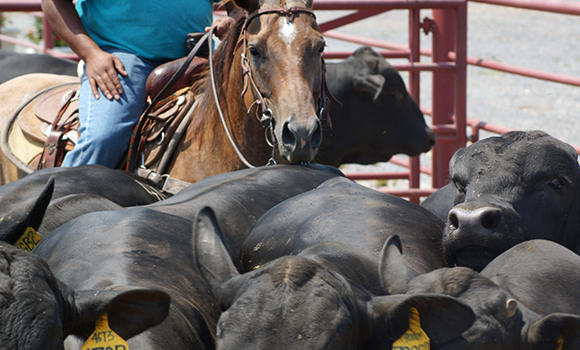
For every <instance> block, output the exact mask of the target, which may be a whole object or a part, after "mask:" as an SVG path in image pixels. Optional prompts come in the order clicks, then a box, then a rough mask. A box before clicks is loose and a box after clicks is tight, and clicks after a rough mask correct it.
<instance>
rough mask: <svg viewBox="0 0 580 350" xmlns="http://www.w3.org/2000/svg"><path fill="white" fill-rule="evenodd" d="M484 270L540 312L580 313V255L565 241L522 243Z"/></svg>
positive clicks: (487, 274) (485, 274)
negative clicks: (563, 242) (562, 243)
mask: <svg viewBox="0 0 580 350" xmlns="http://www.w3.org/2000/svg"><path fill="white" fill-rule="evenodd" d="M481 274H482V275H484V276H486V277H488V278H489V279H491V280H492V281H494V282H495V283H496V284H498V285H500V286H502V287H504V288H506V289H508V290H509V291H510V292H511V293H512V294H513V296H514V297H515V298H516V299H517V300H518V301H519V302H521V303H522V304H523V305H525V306H526V307H527V308H529V309H530V310H533V311H534V312H536V313H537V314H539V315H542V316H546V315H549V314H551V313H572V314H575V315H580V290H579V289H578V287H577V286H579V285H580V256H578V254H576V253H574V252H573V251H571V250H570V249H568V248H566V247H564V246H562V245H561V244H558V243H554V242H552V241H546V240H542V239H535V240H531V241H526V242H522V243H519V244H518V245H516V246H514V247H512V248H510V249H509V250H507V251H505V252H504V253H503V254H501V255H500V256H498V257H497V258H495V259H494V260H493V261H492V262H490V263H489V264H488V265H487V266H486V267H485V268H484V269H483V270H482V271H481ZM579 340H580V339H579ZM578 346H580V344H579V345H578Z"/></svg>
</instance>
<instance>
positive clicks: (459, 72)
mask: <svg viewBox="0 0 580 350" xmlns="http://www.w3.org/2000/svg"><path fill="white" fill-rule="evenodd" d="M469 1H471V2H477V3H484V4H489V5H496V6H509V7H516V8H520V9H528V10H535V11H545V12H551V13H558V14H565V15H574V16H580V3H571V2H565V1H559V0H553V1H550V2H541V1H533V0H469ZM40 3H41V2H40V0H0V13H1V12H12V11H24V12H38V11H41V5H40ZM422 9H430V10H431V11H432V18H424V19H423V20H422V19H421V18H420V11H421V10H422ZM314 10H315V11H334V10H348V11H349V13H348V14H346V15H343V16H342V17H339V18H334V19H332V20H329V21H326V22H323V23H320V28H321V31H322V32H323V35H324V36H325V37H328V38H333V39H338V40H342V41H345V42H350V43H356V44H360V45H369V46H372V47H374V48H375V49H377V52H379V53H380V54H381V55H382V56H383V57H385V58H398V59H405V60H406V62H403V63H394V64H393V66H394V67H395V68H397V69H398V70H400V71H407V72H408V85H409V86H408V89H409V92H410V94H411V96H412V97H413V98H414V99H415V100H416V101H417V103H418V104H419V105H420V106H421V109H422V111H423V112H424V113H425V114H426V115H430V116H431V118H432V121H431V125H430V127H431V128H432V129H433V130H434V132H435V134H436V135H437V140H438V142H437V145H436V146H435V147H434V149H433V150H432V160H431V166H429V167H428V166H425V165H422V164H421V161H420V158H419V157H412V158H409V159H408V160H407V159H404V158H402V157H397V156H395V157H393V158H392V159H391V163H393V164H396V165H399V166H402V167H404V168H405V169H408V170H405V171H397V172H377V173H364V172H357V173H348V174H347V176H348V177H349V178H351V179H353V180H369V179H375V180H389V179H403V180H407V181H408V182H409V188H408V189H404V190H393V189H389V188H380V189H379V190H381V191H384V192H388V193H391V194H394V195H397V196H402V197H408V198H409V199H410V200H412V201H414V202H419V200H420V198H421V197H425V196H428V195H429V194H430V193H432V192H433V191H435V190H436V189H437V188H439V187H441V186H443V185H444V184H445V182H446V180H447V178H448V164H449V160H450V158H451V157H452V155H453V154H454V153H455V151H456V150H457V149H459V148H461V147H465V145H466V144H467V143H468V142H476V141H477V140H479V134H480V131H481V130H485V131H488V132H492V133H498V134H501V133H504V132H507V131H510V130H511V129H508V128H505V127H502V126H498V125H493V124H489V123H486V122H483V121H479V120H476V119H472V118H468V117H467V115H466V87H467V69H466V67H467V65H468V64H470V65H473V66H479V67H484V68H487V69H492V70H497V71H502V72H507V73H511V74H518V75H522V76H526V77H531V78H535V79H542V80H547V81H552V82H557V83H562V84H568V85H572V86H580V77H573V76H567V75H563V74H556V73H551V72H547V71H542V70H537V69H532V68H526V67H519V66H515V65H510V64H507V63H501V62H496V61H493V60H489V59H482V58H478V57H470V56H467V0H414V1H408V0H314ZM391 10H405V11H408V13H409V16H408V43H407V44H397V43H391V42H386V41H383V40H377V39H372V38H367V37H363V36H358V35H354V34H346V33H341V32H338V31H336V29H337V28H340V27H343V26H345V25H347V24H351V23H354V22H358V21H364V20H366V19H369V18H372V17H373V16H376V15H379V14H381V13H385V12H387V11H391ZM216 13H217V14H223V13H221V12H216ZM43 29H44V33H47V37H45V38H44V46H41V45H34V44H30V43H22V42H21V41H18V40H15V39H13V38H10V37H8V36H6V35H2V34H1V33H0V41H5V42H11V43H14V44H19V45H24V46H28V47H32V48H34V49H35V50H37V51H39V52H43V53H46V54H50V55H55V56H61V57H62V56H63V54H62V53H60V52H57V51H55V50H53V49H52V37H51V36H52V29H51V28H50V26H49V25H48V23H47V22H46V21H44V25H43ZM421 31H423V32H425V33H426V34H427V33H429V34H430V36H431V40H432V45H431V46H432V49H427V48H422V47H421V42H420V32H421ZM351 53H352V52H349V51H336V52H325V57H326V58H328V59H342V58H346V57H348V56H349V55H350V54H351ZM64 56H65V57H67V55H64ZM421 56H427V57H431V62H421V59H420V58H421ZM67 58H71V57H70V55H68V57H67ZM421 74H432V86H431V90H432V97H431V101H430V104H431V106H430V107H427V106H425V104H422V103H421V102H422V101H420V96H419V95H420V82H421V79H420V76H421ZM468 128H469V131H470V135H468V134H467V129H468ZM576 150H577V151H579V152H580V147H577V146H576ZM420 174H426V175H429V176H431V188H427V189H422V188H420V187H421V186H420Z"/></svg>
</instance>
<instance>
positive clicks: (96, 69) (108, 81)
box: [85, 49, 127, 100]
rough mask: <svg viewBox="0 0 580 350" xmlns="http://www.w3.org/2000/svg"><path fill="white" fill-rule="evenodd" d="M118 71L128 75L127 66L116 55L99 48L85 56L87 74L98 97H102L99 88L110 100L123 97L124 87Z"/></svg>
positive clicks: (94, 93)
mask: <svg viewBox="0 0 580 350" xmlns="http://www.w3.org/2000/svg"><path fill="white" fill-rule="evenodd" d="M117 72H118V73H119V74H121V75H122V76H124V77H126V76H127V72H126V71H125V66H124V65H123V63H121V60H120V59H119V58H118V57H117V56H115V55H112V54H110V53H107V52H105V51H102V50H100V49H99V50H94V52H92V53H91V54H90V55H88V56H87V57H86V58H85V74H86V75H87V78H88V79H89V83H90V84H91V90H92V91H93V95H94V96H95V98H96V99H99V98H100V94H99V89H101V91H102V92H103V95H104V96H105V97H106V98H107V99H109V100H111V99H113V98H114V99H115V100H119V99H120V98H121V96H120V95H121V94H122V93H123V88H122V86H121V82H120V81H119V76H118V75H117Z"/></svg>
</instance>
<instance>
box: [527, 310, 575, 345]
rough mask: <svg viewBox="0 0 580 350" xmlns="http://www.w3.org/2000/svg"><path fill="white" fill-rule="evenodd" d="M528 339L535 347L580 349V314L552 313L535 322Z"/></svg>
mask: <svg viewBox="0 0 580 350" xmlns="http://www.w3.org/2000/svg"><path fill="white" fill-rule="evenodd" d="M527 339H528V342H529V343H530V345H531V348H533V349H546V350H552V349H553V350H571V349H580V316H577V315H571V314H563V313H554V314H550V315H548V316H546V317H544V318H542V319H541V320H539V321H538V322H536V323H534V325H533V326H532V327H531V328H530V331H529V332H528V334H527Z"/></svg>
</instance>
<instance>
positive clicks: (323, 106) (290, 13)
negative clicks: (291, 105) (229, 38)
mask: <svg viewBox="0 0 580 350" xmlns="http://www.w3.org/2000/svg"><path fill="white" fill-rule="evenodd" d="M269 13H277V14H280V15H282V16H286V18H287V21H288V22H292V21H293V20H294V18H295V17H296V14H298V13H307V14H309V15H311V16H312V17H313V18H314V19H315V20H316V15H315V14H314V11H312V10H311V9H309V8H306V7H290V8H281V7H276V8H266V9H260V10H257V11H254V12H252V13H251V14H249V15H248V17H247V18H246V20H245V22H244V24H243V26H242V30H241V35H242V37H243V40H242V41H240V42H238V44H237V45H240V44H242V45H243V51H242V54H241V60H242V62H241V65H242V76H243V77H244V87H243V89H242V93H241V96H244V95H245V94H246V92H247V90H248V86H251V88H252V91H253V93H254V96H257V97H256V99H255V100H254V102H253V103H252V104H251V105H250V107H249V108H248V110H247V113H248V114H250V113H251V110H252V109H253V108H254V106H256V105H257V106H258V107H259V108H258V109H256V118H257V119H258V120H259V121H260V124H262V127H263V128H264V129H265V138H266V142H267V143H268V145H269V146H270V147H272V156H271V157H270V159H269V160H268V163H267V164H266V165H271V164H276V161H275V160H274V155H275V150H276V148H275V145H276V136H275V134H274V127H273V120H274V118H273V116H272V109H270V107H269V106H268V102H267V100H266V99H265V98H264V97H263V96H262V94H261V93H260V90H259V89H258V87H257V85H256V83H255V81H254V78H253V76H252V70H251V67H250V62H249V60H248V58H247V55H246V50H247V48H248V46H247V40H246V34H247V29H248V26H249V24H250V22H251V21H252V20H253V19H255V18H256V17H259V16H261V15H263V14H269ZM213 29H214V28H213V27H212V28H211V30H210V36H211V35H212V33H213ZM208 44H209V47H210V53H209V61H210V62H209V65H210V78H211V83H212V84H211V85H212V90H213V94H214V98H215V101H216V106H217V108H218V112H219V115H220V118H221V121H222V124H223V126H224V129H225V131H226V134H227V136H228V139H229V140H230V143H231V144H232V146H233V147H234V150H235V151H236V153H237V155H238V157H239V158H240V159H241V161H242V162H243V163H244V164H245V165H246V166H247V167H248V168H255V166H254V165H252V164H250V163H249V162H248V161H247V160H246V159H245V158H244V156H243V155H242V153H241V152H240V150H239V149H238V147H237V146H236V144H235V142H234V140H233V138H232V136H231V134H230V131H229V129H228V127H227V123H226V121H225V118H224V116H223V113H222V111H221V107H220V104H219V99H218V96H217V89H216V84H215V78H214V72H213V60H212V56H213V52H212V47H211V44H210V43H209V41H208ZM320 59H321V63H322V65H321V75H322V76H321V87H320V96H319V98H318V101H317V104H318V111H317V116H318V118H319V119H322V117H323V116H326V118H327V121H328V123H329V125H330V126H331V127H332V123H331V122H330V117H328V108H327V106H328V103H329V102H330V101H332V102H334V103H336V104H338V105H341V103H340V102H338V101H337V100H336V99H335V98H334V96H332V94H331V93H330V91H329V90H328V87H327V85H326V65H325V64H324V58H323V56H322V54H321V55H320ZM260 112H261V115H260Z"/></svg>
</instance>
